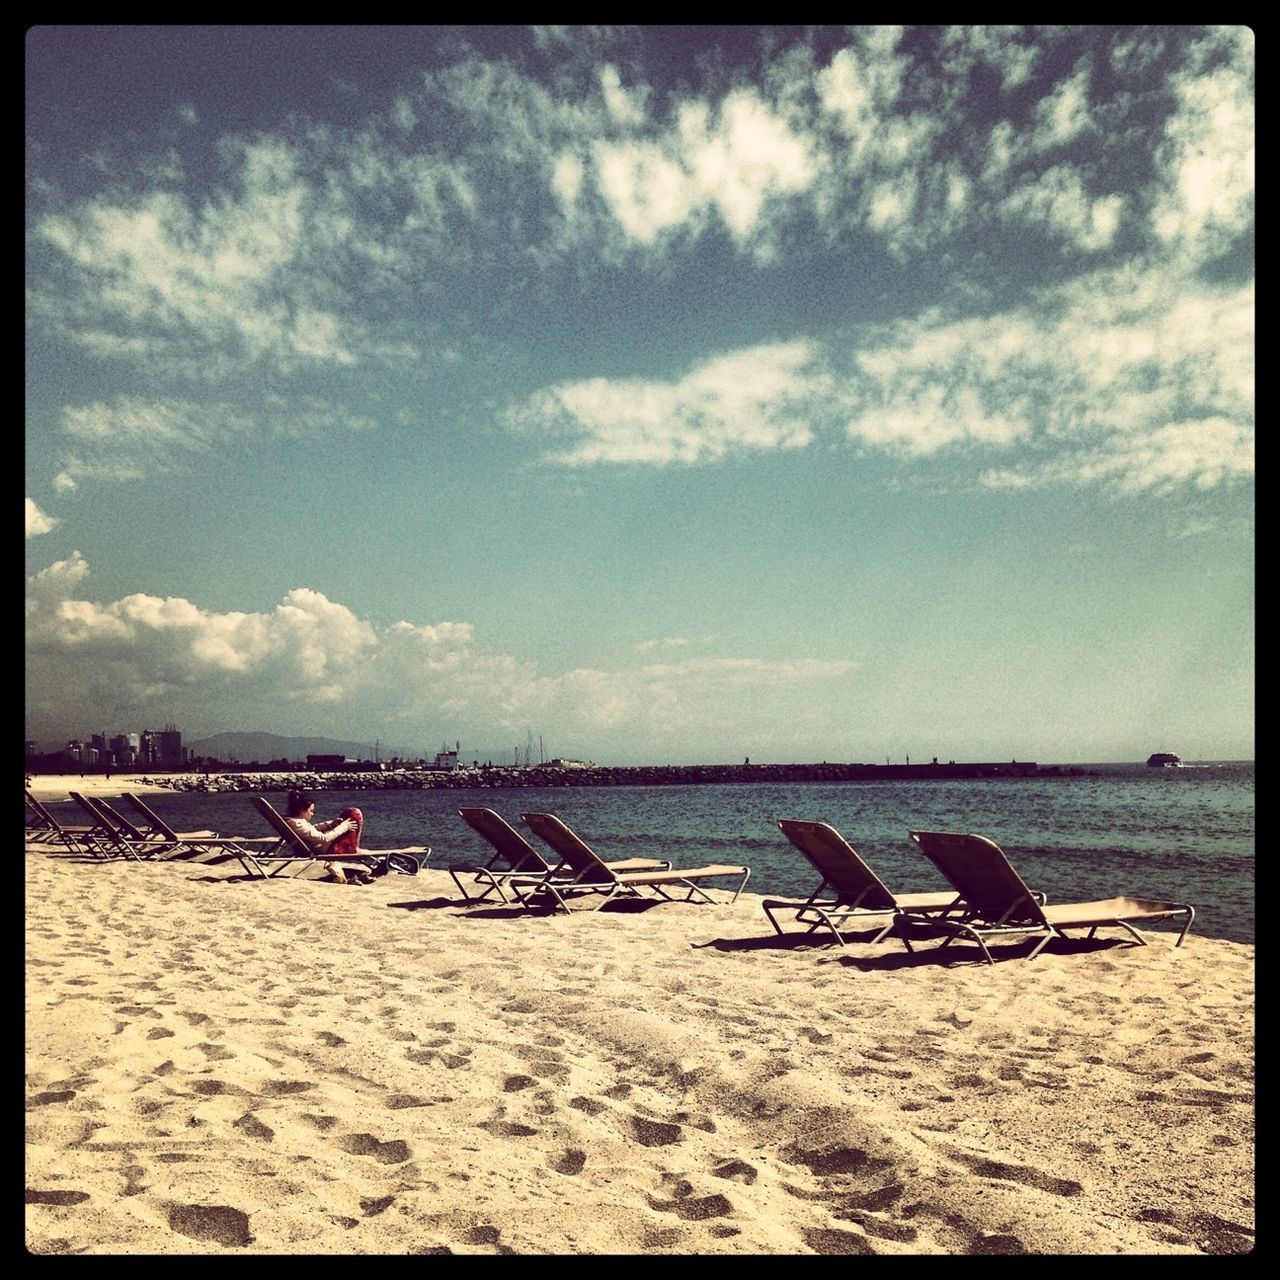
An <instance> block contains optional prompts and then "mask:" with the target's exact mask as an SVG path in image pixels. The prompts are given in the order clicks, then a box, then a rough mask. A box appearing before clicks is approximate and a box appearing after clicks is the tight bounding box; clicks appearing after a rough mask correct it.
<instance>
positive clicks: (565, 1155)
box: [551, 1147, 587, 1177]
mask: <svg viewBox="0 0 1280 1280" xmlns="http://www.w3.org/2000/svg"><path fill="white" fill-rule="evenodd" d="M586 1163H587V1153H586V1152H585V1151H579V1150H578V1149H577V1148H576V1147H569V1148H567V1149H566V1150H564V1151H562V1152H561V1153H560V1154H559V1155H558V1156H557V1157H556V1158H555V1159H554V1160H553V1161H552V1162H551V1168H552V1170H553V1171H554V1172H556V1173H563V1174H564V1175H565V1176H566V1177H573V1176H574V1175H575V1174H578V1173H581V1172H582V1170H583V1169H584V1168H585V1167H586Z"/></svg>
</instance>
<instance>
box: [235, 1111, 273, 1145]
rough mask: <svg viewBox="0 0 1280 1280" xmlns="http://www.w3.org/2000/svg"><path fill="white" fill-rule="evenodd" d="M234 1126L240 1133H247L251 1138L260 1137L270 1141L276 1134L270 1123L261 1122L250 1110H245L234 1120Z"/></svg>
mask: <svg viewBox="0 0 1280 1280" xmlns="http://www.w3.org/2000/svg"><path fill="white" fill-rule="evenodd" d="M234 1127H235V1128H237V1129H239V1130H240V1131H241V1132H242V1133H247V1134H248V1135H249V1137H251V1138H261V1139H262V1141H263V1142H270V1141H271V1139H272V1138H274V1137H275V1136H276V1131H275V1130H274V1129H272V1128H271V1126H270V1125H265V1124H263V1123H262V1121H261V1120H259V1119H258V1117H257V1116H255V1115H254V1114H253V1112H252V1111H246V1112H245V1113H244V1115H242V1116H241V1117H240V1119H239V1120H237V1121H236V1122H235V1125H234Z"/></svg>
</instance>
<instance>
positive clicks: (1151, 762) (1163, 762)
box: [1147, 751, 1182, 769]
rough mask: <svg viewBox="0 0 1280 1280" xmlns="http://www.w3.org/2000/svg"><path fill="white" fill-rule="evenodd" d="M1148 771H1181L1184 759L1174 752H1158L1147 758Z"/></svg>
mask: <svg viewBox="0 0 1280 1280" xmlns="http://www.w3.org/2000/svg"><path fill="white" fill-rule="evenodd" d="M1147 768H1148V769H1181V768H1182V757H1181V756H1175V755H1174V754H1173V752H1172V751H1156V752H1154V753H1153V754H1152V755H1149V756H1148V757H1147Z"/></svg>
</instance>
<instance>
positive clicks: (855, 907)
mask: <svg viewBox="0 0 1280 1280" xmlns="http://www.w3.org/2000/svg"><path fill="white" fill-rule="evenodd" d="M778 827H779V829H780V830H781V831H782V834H783V835H784V836H786V837H787V839H788V840H789V841H790V842H791V843H792V845H794V846H795V848H796V849H797V850H799V852H800V853H801V854H802V855H803V857H804V858H805V860H806V861H807V862H808V863H809V864H810V865H811V866H812V867H813V869H814V870H815V871H816V872H817V873H818V875H819V876H820V877H821V880H820V881H819V883H818V887H817V888H816V889H815V890H814V891H813V892H812V893H811V894H810V895H809V896H808V898H806V899H805V900H804V901H803V902H791V901H779V900H777V899H772V898H770V899H767V900H766V901H764V902H762V903H761V904H760V905H761V906H762V907H763V908H764V913H765V915H766V916H768V918H769V923H770V924H771V925H773V927H774V930H775V931H776V932H778V933H783V932H784V930H783V928H782V926H781V925H780V924H779V923H778V919H777V913H778V912H783V913H794V914H793V915H792V919H793V920H795V921H796V922H798V923H800V924H804V925H807V926H808V928H807V929H806V930H805V932H806V933H813V932H814V930H815V929H821V928H827V929H830V930H831V932H832V933H833V934H834V935H835V938H836V941H837V942H839V943H840V944H841V945H842V946H843V945H844V941H845V939H844V934H842V933H841V932H840V930H841V927H844V928H845V929H846V930H847V929H848V928H849V927H850V926H851V925H852V926H854V927H857V926H859V925H864V924H865V925H867V926H868V927H875V925H877V924H879V923H880V922H881V921H883V922H884V925H883V927H882V928H881V929H880V931H879V932H878V933H877V934H876V936H875V937H874V938H872V939H871V941H872V942H873V943H874V942H880V941H882V940H883V939H884V938H885V937H886V936H887V935H888V934H889V933H891V932H892V931H893V928H894V925H895V924H896V923H897V921H898V918H899V916H900V915H901V914H902V913H903V912H905V911H914V912H918V913H919V912H930V913H932V912H947V911H952V910H955V909H956V908H957V906H958V905H959V904H960V903H961V901H962V900H961V898H960V895H959V894H958V893H956V892H955V891H954V890H951V891H948V892H943V893H902V894H897V893H894V892H893V891H892V890H891V889H889V887H888V886H887V885H886V884H885V883H884V881H882V880H881V879H880V877H879V876H877V875H876V873H875V872H874V871H872V870H871V868H870V867H869V866H867V864H866V863H865V862H864V861H863V860H862V858H861V857H860V855H859V854H858V852H857V850H856V849H854V847H853V846H852V845H851V844H849V842H848V841H847V840H845V838H844V837H843V836H842V835H841V834H840V833H839V832H838V831H837V830H836V829H835V828H834V827H832V826H829V825H828V824H827V823H825V822H806V821H802V820H800V819H797V818H781V819H779V820H778ZM903 940H904V942H905V941H906V939H905V938H904V939H903ZM907 945H908V949H910V944H909V943H908V944H907Z"/></svg>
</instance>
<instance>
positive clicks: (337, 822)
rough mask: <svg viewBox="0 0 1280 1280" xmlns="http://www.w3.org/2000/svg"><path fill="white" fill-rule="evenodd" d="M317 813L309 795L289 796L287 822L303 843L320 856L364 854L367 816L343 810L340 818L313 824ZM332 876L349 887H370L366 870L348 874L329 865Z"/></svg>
mask: <svg viewBox="0 0 1280 1280" xmlns="http://www.w3.org/2000/svg"><path fill="white" fill-rule="evenodd" d="M315 811H316V805H315V801H314V800H312V798H311V797H310V796H309V795H307V793H306V792H305V791H290V792H289V812H288V814H287V815H286V817H285V822H287V823H288V824H289V826H290V827H291V828H292V829H293V830H294V831H296V832H297V833H298V835H299V836H300V837H301V838H302V840H303V842H304V843H305V844H306V845H307V846H308V847H309V848H310V849H311V850H312V851H313V852H314V853H315V854H317V855H318V856H320V857H324V856H325V855H326V854H343V855H345V856H347V857H352V856H356V855H358V854H359V853H360V827H361V825H362V822H363V818H364V815H363V814H362V813H361V812H360V810H359V809H343V811H342V812H341V813H340V814H339V815H338V816H337V817H336V818H330V819H328V820H327V821H325V822H314V823H313V822H312V821H311V819H312V817H313V816H314V814H315ZM327 866H328V870H329V874H330V875H331V876H333V878H334V879H335V880H337V881H339V882H340V883H343V884H345V883H346V882H347V881H348V880H352V879H354V880H355V881H356V882H358V883H364V884H367V883H368V882H369V879H370V877H369V875H368V873H367V872H366V871H365V869H364V868H363V867H359V866H356V867H352V868H350V869H348V870H347V871H346V872H345V873H344V872H343V869H342V868H341V867H339V866H338V865H337V864H336V863H328V864H327Z"/></svg>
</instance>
